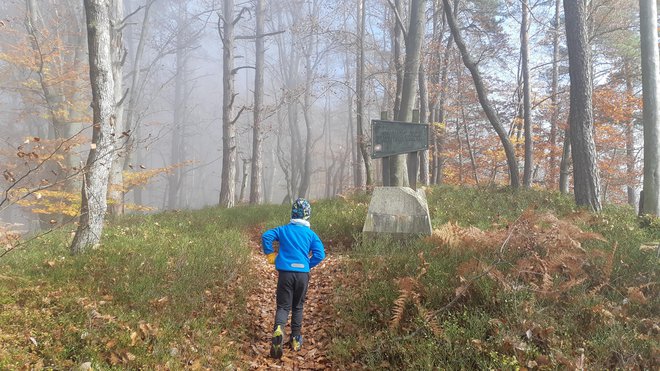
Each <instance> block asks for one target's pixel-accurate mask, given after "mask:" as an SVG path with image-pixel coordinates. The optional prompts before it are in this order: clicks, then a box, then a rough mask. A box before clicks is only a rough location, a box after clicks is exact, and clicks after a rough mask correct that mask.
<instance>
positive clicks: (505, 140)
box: [442, 0, 520, 189]
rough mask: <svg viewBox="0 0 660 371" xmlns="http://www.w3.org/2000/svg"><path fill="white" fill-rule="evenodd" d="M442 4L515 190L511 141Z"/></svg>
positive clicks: (446, 6)
mask: <svg viewBox="0 0 660 371" xmlns="http://www.w3.org/2000/svg"><path fill="white" fill-rule="evenodd" d="M442 2H443V4H444V10H445V16H446V17H447V22H448V23H449V28H450V29H451V33H452V35H454V41H455V42H456V47H457V48H458V50H459V51H460V52H461V56H462V57H463V63H464V64H465V67H467V69H468V70H469V71H470V73H471V74H472V80H474V86H475V88H476V90H477V95H478V97H479V103H480V104H481V107H482V108H483V110H484V112H485V113H486V116H487V117H488V120H489V121H490V124H491V125H492V126H493V128H494V129H495V132H497V135H498V136H499V138H500V141H501V142H502V146H503V147H504V152H505V153H506V159H507V165H508V167H509V180H510V184H511V187H512V188H513V189H517V188H518V187H519V186H520V180H519V175H518V162H517V160H516V154H515V152H514V150H513V146H512V145H511V141H510V140H509V137H508V135H507V133H506V131H505V130H504V128H503V127H502V124H501V123H500V119H499V117H498V116H497V112H495V110H494V109H493V107H492V106H491V105H490V101H489V100H488V95H487V94H486V87H485V86H484V83H483V80H482V79H481V74H480V73H479V68H478V66H477V63H476V62H474V61H473V59H472V57H471V56H470V54H469V53H468V50H467V47H466V45H465V42H464V41H463V38H462V37H461V34H460V32H459V29H458V25H457V23H456V17H455V16H454V14H453V12H452V8H451V5H450V4H449V0H442Z"/></svg>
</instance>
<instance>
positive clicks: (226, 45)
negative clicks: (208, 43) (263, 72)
mask: <svg viewBox="0 0 660 371" xmlns="http://www.w3.org/2000/svg"><path fill="white" fill-rule="evenodd" d="M222 5H223V6H222V9H223V11H222V18H221V20H220V21H219V22H218V32H219V33H220V38H221V40H222V178H221V181H220V206H221V207H233V206H234V202H235V201H234V200H235V199H236V196H235V194H236V120H237V119H238V117H234V98H236V95H235V93H234V73H235V71H234V26H235V24H236V23H235V22H237V21H238V19H236V20H235V19H234V0H225V1H223V3H222ZM220 25H222V28H220Z"/></svg>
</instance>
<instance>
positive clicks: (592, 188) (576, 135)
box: [564, 0, 601, 211]
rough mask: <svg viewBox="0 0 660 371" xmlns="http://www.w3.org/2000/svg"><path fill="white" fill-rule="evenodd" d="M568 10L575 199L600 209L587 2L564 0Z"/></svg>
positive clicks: (567, 42) (567, 40) (570, 125)
mask: <svg viewBox="0 0 660 371" xmlns="http://www.w3.org/2000/svg"><path fill="white" fill-rule="evenodd" d="M564 14H565V17H566V44H567V46H568V72H569V75H570V79H571V90H570V94H571V98H570V100H571V108H570V113H569V127H570V138H571V150H572V152H573V156H572V157H573V191H574V193H575V202H576V203H577V204H578V205H581V206H587V207H589V208H590V209H591V210H593V211H600V210H601V203H600V178H599V174H598V163H597V158H596V146H595V143H594V137H593V111H592V103H591V96H592V83H591V72H590V71H591V66H590V65H591V58H590V46H589V38H588V34H587V28H586V17H587V13H586V9H585V3H584V2H583V1H582V0H564Z"/></svg>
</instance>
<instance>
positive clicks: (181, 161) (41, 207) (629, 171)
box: [0, 0, 642, 230]
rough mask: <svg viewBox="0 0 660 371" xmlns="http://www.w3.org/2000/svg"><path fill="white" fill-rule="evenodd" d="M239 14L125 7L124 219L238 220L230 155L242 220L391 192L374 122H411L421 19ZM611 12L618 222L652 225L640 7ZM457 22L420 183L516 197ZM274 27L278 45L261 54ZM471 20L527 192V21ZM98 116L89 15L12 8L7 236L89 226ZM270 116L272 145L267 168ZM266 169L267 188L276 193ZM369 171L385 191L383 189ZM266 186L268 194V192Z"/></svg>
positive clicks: (475, 7)
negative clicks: (249, 210) (407, 110)
mask: <svg viewBox="0 0 660 371" xmlns="http://www.w3.org/2000/svg"><path fill="white" fill-rule="evenodd" d="M229 3H232V2H229ZM233 3H234V4H233V6H232V7H231V9H230V14H227V13H226V9H224V7H225V6H226V4H227V2H220V1H211V0H176V1H175V0H124V1H123V3H122V4H120V6H117V5H115V6H114V8H113V12H114V13H113V14H114V25H115V31H116V32H120V36H121V37H120V39H119V40H120V41H121V42H119V43H116V44H114V45H113V49H114V52H115V53H116V55H118V58H119V59H118V61H115V64H118V66H119V67H120V68H119V70H120V73H121V76H122V77H121V79H120V80H121V91H120V94H118V95H117V97H118V100H117V101H118V102H119V104H118V109H117V112H118V114H117V122H116V123H115V125H117V128H118V129H120V130H116V131H115V134H116V136H117V138H116V140H117V145H118V146H119V149H117V155H118V160H117V161H116V162H117V163H116V164H114V165H113V168H115V170H113V172H114V174H115V175H116V176H115V178H111V181H110V184H111V185H110V188H111V191H112V190H114V191H115V193H118V194H119V196H118V197H115V198H113V196H112V195H109V198H111V199H113V200H114V201H111V202H110V209H112V210H111V213H113V214H122V213H139V212H143V213H150V212H156V211H159V210H173V209H199V208H203V207H207V206H216V205H218V204H219V203H220V204H221V202H220V198H221V196H220V194H221V183H222V178H223V149H224V150H225V151H224V156H229V153H230V149H231V150H232V151H234V152H232V153H231V161H225V163H229V166H231V167H232V168H233V169H232V170H233V171H229V170H228V169H227V168H225V172H226V174H228V175H227V176H228V177H229V179H228V181H229V182H230V183H231V184H230V185H229V186H228V187H229V188H231V192H230V193H229V197H230V198H231V202H229V203H228V204H225V205H223V206H236V205H240V204H249V203H274V204H280V203H286V202H290V200H292V199H295V198H297V197H307V198H309V199H312V200H316V199H321V198H329V197H335V196H337V195H340V194H343V193H346V192H351V191H354V190H361V189H365V188H366V187H368V186H372V185H376V184H382V181H381V179H382V166H381V161H380V160H376V159H371V158H370V154H371V143H370V137H371V129H370V127H371V124H370V120H371V119H377V118H380V117H381V112H382V111H386V112H387V116H388V118H389V119H393V118H395V117H396V110H397V109H398V108H397V104H399V99H400V92H399V88H398V83H397V81H399V80H400V79H402V78H403V71H404V70H405V66H404V60H405V54H406V46H405V37H406V36H407V34H406V33H405V32H404V33H401V32H400V31H399V30H400V28H403V29H405V30H409V27H410V24H411V23H410V18H411V14H410V10H409V9H408V5H407V3H408V2H406V1H399V0H396V1H395V0H368V1H360V0H336V1H322V0H305V1H293V0H292V1H263V2H260V1H256V0H252V1H238V0H236V1H235V2H233ZM258 3H263V6H264V8H263V9H262V10H260V9H258V6H257V5H258ZM592 3H594V4H595V3H598V4H596V5H600V6H596V5H594V7H593V8H592V9H590V11H591V18H590V21H591V22H592V24H591V25H590V26H589V30H590V32H591V36H592V37H591V39H590V42H591V51H592V66H593V89H594V99H593V104H594V109H593V110H594V125H595V133H596V134H595V136H596V147H597V153H598V163H599V166H600V172H601V177H602V193H601V195H602V197H603V199H604V200H606V201H607V202H617V203H625V202H629V203H631V204H633V205H635V204H636V202H637V197H638V196H637V194H638V192H639V186H640V179H641V170H642V169H641V160H642V157H641V151H642V137H641V123H640V117H641V75H640V69H639V19H638V15H637V14H638V13H637V12H638V10H637V5H636V4H637V2H636V1H626V0H598V1H593V2H592ZM441 4H442V1H427V2H426V9H425V17H424V18H425V19H424V22H423V24H424V31H423V32H424V34H423V41H422V46H421V58H420V59H421V66H420V68H419V76H418V78H417V79H416V80H417V81H416V82H415V83H416V84H417V88H416V92H417V93H416V99H415V100H414V105H413V107H412V108H414V109H418V110H420V111H421V118H420V121H421V122H422V123H429V124H430V127H431V129H430V130H431V135H430V137H431V143H430V147H429V151H428V152H424V153H423V154H422V155H421V156H422V157H423V158H424V159H425V160H426V161H421V163H422V166H425V167H426V172H427V173H428V174H427V175H426V179H420V182H422V183H428V184H454V185H470V186H477V185H478V186H491V185H507V184H508V182H509V176H508V173H507V162H506V158H505V156H504V152H503V150H502V147H501V144H500V142H499V141H498V137H497V134H496V133H495V131H494V130H493V128H492V127H491V125H490V124H489V121H488V118H487V117H486V115H485V114H484V111H483V110H482V107H481V106H480V104H479V101H478V99H477V91H476V89H475V86H474V84H473V81H472V78H471V76H470V72H469V71H468V70H467V69H466V67H465V66H464V64H463V61H462V58H461V55H460V53H459V51H458V50H457V48H456V46H455V44H454V40H453V37H452V36H451V32H450V29H449V25H448V24H447V21H446V17H445V16H444V14H443V11H442V8H441ZM555 5H556V3H555V2H554V1H537V2H532V3H531V4H530V9H531V15H532V16H531V17H530V21H529V22H530V25H529V27H528V30H527V33H528V37H529V45H530V46H529V50H530V52H529V58H528V59H529V67H528V69H529V75H530V81H531V82H530V90H531V116H530V117H531V120H532V126H531V128H532V129H533V133H532V134H531V138H532V140H533V141H534V147H533V150H534V163H533V164H531V170H530V171H531V175H530V176H531V187H534V188H540V189H550V190H558V189H559V177H560V165H561V163H562V161H561V160H562V152H563V148H564V143H565V140H564V139H565V129H566V121H567V117H568V113H569V112H568V103H569V91H568V90H569V87H568V85H569V76H568V58H567V54H566V40H565V29H564V26H563V16H562V17H559V18H558V20H559V24H555V22H556V21H555V16H556V15H555V11H556V7H555ZM397 6H398V8H399V9H398V11H396V12H395V10H396V8H397ZM362 7H364V10H365V14H364V17H360V15H361V14H362V13H361V9H362ZM260 12H261V15H262V16H263V26H262V30H261V31H260V35H259V36H258V37H257V23H258V19H259V17H260V15H259V14H260ZM397 18H398V21H397ZM362 20H364V21H362ZM457 20H458V22H459V26H460V29H461V32H462V34H463V35H462V36H463V38H464V39H465V41H466V44H467V45H468V48H469V52H470V53H471V54H472V56H473V57H474V59H475V60H477V61H478V64H479V69H480V71H481V73H482V75H483V77H484V81H485V84H486V90H487V92H488V95H489V97H490V100H491V103H492V104H493V106H494V107H495V110H496V111H497V113H498V115H499V119H500V121H501V122H502V125H503V126H504V129H505V130H506V131H507V133H508V135H509V137H510V138H511V140H512V143H513V147H514V149H515V152H516V156H517V159H518V166H519V167H520V172H521V174H522V172H523V153H524V146H525V144H524V141H525V138H524V134H525V133H524V129H523V125H522V119H523V116H524V115H523V108H522V107H523V103H522V102H523V90H522V87H521V86H522V70H521V52H520V50H521V49H520V42H521V39H520V34H521V31H520V24H521V23H520V22H521V7H520V2H512V1H489V0H479V1H469V2H460V3H459V8H458V9H457ZM227 23H229V24H231V25H234V26H235V28H234V30H233V37H232V40H231V44H229V45H232V44H233V47H232V48H231V49H232V51H233V56H232V58H231V64H232V68H231V70H230V71H229V72H230V74H229V78H230V79H231V80H232V82H233V88H232V90H231V91H229V90H227V89H226V86H223V78H225V79H227V76H224V77H223V66H224V65H225V64H226V63H227V62H226V59H225V58H224V57H223V51H225V49H226V45H223V43H228V41H229V40H228V39H227V36H228V35H226V30H227V29H226V28H225V26H226V25H227ZM553 35H556V40H554V44H553ZM258 40H261V41H262V42H263V50H264V54H263V56H264V57H263V72H262V73H263V97H262V98H259V99H260V100H261V103H260V104H259V106H258V108H257V109H255V89H256V87H255V86H256V85H255V76H256V74H257V68H256V65H257V55H258V54H257V49H258V48H257V45H258ZM360 50H362V53H360ZM360 58H363V59H360ZM361 60H362V62H363V65H362V64H361V63H360V61H361ZM420 82H421V84H420ZM228 92H229V93H228ZM228 94H230V95H231V96H230V97H229V99H228V101H229V103H230V104H231V107H230V108H231V109H230V112H229V113H228V116H227V117H228V119H229V121H231V123H233V124H235V125H234V127H233V128H234V130H235V134H234V135H235V142H233V143H232V144H231V148H230V149H228V148H227V146H226V145H223V136H225V139H227V138H226V135H225V134H223V125H226V124H227V120H226V119H225V120H223V113H224V114H227V112H225V110H226V108H227V106H226V104H227V103H226V102H225V103H223V97H224V98H227V97H228ZM90 102H91V90H90V86H89V62H88V54H87V36H86V26H85V11H84V7H83V4H82V0H80V1H76V0H3V1H2V3H0V133H1V139H2V141H1V143H0V158H1V159H0V163H1V164H2V166H1V167H0V171H2V172H3V175H4V177H3V178H2V179H0V180H1V181H2V187H1V189H2V190H3V196H2V197H3V198H4V199H5V201H3V204H2V206H0V221H1V222H2V223H3V224H15V225H16V228H17V229H20V230H36V229H39V228H47V227H49V226H53V225H61V224H64V223H66V222H70V221H73V220H74V219H75V216H76V215H77V213H78V208H79V204H80V197H81V196H80V184H81V177H82V175H81V173H80V169H81V168H82V167H83V165H84V162H85V159H86V158H87V152H88V151H89V149H90V143H91V141H90V139H91V122H92V110H91V108H90ZM358 103H359V104H358ZM223 105H225V110H223ZM256 112H258V116H259V117H258V118H257V124H258V127H259V132H260V134H258V136H259V137H260V139H261V142H260V149H259V156H260V164H257V165H255V161H253V159H254V156H255V152H254V151H253V149H254V148H255V147H254V143H255V141H254V138H255V130H254V127H255V113H256ZM361 132H362V133H363V134H364V135H361V134H360V133H361ZM361 150H363V151H361ZM365 157H366V158H365ZM228 158H229V157H226V158H225V160H227V159H228ZM365 160H366V161H367V165H368V166H365ZM253 166H258V167H259V168H260V169H259V172H260V174H259V177H258V178H255V176H254V174H253V172H252V167H253ZM367 168H368V169H369V171H370V174H371V179H373V182H372V184H367V171H368V170H367ZM420 173H422V174H423V173H424V171H422V172H420ZM113 179H114V181H113ZM253 179H259V183H260V184H258V187H256V188H255V187H253V186H252V183H253ZM257 190H258V191H257Z"/></svg>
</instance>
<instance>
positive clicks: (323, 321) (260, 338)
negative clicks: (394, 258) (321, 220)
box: [243, 241, 341, 370]
mask: <svg viewBox="0 0 660 371" xmlns="http://www.w3.org/2000/svg"><path fill="white" fill-rule="evenodd" d="M251 245H252V246H251V247H252V250H253V254H252V269H254V270H255V271H256V273H257V275H258V282H259V285H257V287H256V288H255V291H254V292H253V293H251V294H250V295H249V297H248V303H247V308H248V312H249V315H250V317H249V318H250V328H251V333H252V336H251V338H250V342H249V344H246V345H245V346H244V347H243V358H244V361H245V362H246V363H247V364H248V365H249V367H250V369H252V370H270V369H282V370H324V369H331V368H332V365H331V364H330V362H329V360H328V359H327V357H326V354H327V350H328V346H329V345H330V338H329V336H328V333H327V330H328V329H329V328H330V327H331V326H333V324H334V322H335V317H336V316H335V314H334V307H333V305H332V297H333V293H332V292H333V288H334V287H335V286H334V282H335V279H337V277H338V276H339V273H340V264H339V262H340V259H341V257H337V256H333V255H330V254H329V255H328V256H327V257H326V259H325V260H324V261H323V262H322V263H321V264H320V265H319V266H317V267H316V268H314V269H312V276H311V280H310V283H309V290H308V292H307V300H306V301H305V312H304V318H303V328H302V333H303V337H304V342H303V349H302V350H301V351H300V352H293V351H291V350H289V348H288V347H287V346H286V345H285V351H284V355H283V356H282V359H281V360H275V359H272V358H270V356H269V351H270V340H271V335H272V328H273V320H274V318H275V288H276V286H277V271H276V270H275V267H274V266H272V265H270V264H268V262H267V261H266V259H265V257H264V255H263V254H262V253H261V249H260V246H259V244H258V243H256V242H254V241H253V242H251ZM289 319H290V317H289ZM285 334H286V335H285V336H286V337H285V341H286V340H288V337H289V334H290V328H289V325H287V327H286V330H285Z"/></svg>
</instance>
